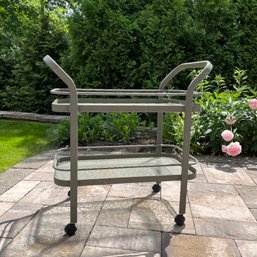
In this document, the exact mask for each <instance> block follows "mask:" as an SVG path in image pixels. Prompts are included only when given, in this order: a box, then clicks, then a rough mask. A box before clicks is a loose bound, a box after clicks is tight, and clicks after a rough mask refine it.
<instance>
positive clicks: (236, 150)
mask: <svg viewBox="0 0 257 257" xmlns="http://www.w3.org/2000/svg"><path fill="white" fill-rule="evenodd" d="M241 151H242V147H241V145H240V143H239V142H235V143H233V142H232V143H230V144H229V145H228V146H227V155H230V156H237V155H239V154H240V153H241Z"/></svg>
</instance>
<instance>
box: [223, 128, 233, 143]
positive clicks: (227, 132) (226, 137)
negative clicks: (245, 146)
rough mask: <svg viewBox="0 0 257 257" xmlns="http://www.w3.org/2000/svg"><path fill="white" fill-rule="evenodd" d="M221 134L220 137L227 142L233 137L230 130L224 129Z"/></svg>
mask: <svg viewBox="0 0 257 257" xmlns="http://www.w3.org/2000/svg"><path fill="white" fill-rule="evenodd" d="M221 136H222V138H223V139H224V140H225V141H227V142H229V141H231V140H232V139H233V138H234V134H233V133H232V132H231V131H230V130H227V129H226V130H224V131H223V132H222V133H221Z"/></svg>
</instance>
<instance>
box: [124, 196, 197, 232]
mask: <svg viewBox="0 0 257 257" xmlns="http://www.w3.org/2000/svg"><path fill="white" fill-rule="evenodd" d="M178 209H179V202H168V201H166V200H161V201H159V200H149V199H135V200H134V204H133V207H132V211H131V215H130V219H129V228H139V229H147V230H155V231H165V232H172V233H187V234H195V229H194V224H193V220H192V215H191V211H190V208H189V205H188V204H187V212H186V214H185V219H186V221H185V225H184V226H182V227H180V226H177V225H176V224H175V222H174V218H175V217H176V215H177V213H178Z"/></svg>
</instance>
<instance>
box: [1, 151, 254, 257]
mask: <svg viewBox="0 0 257 257" xmlns="http://www.w3.org/2000/svg"><path fill="white" fill-rule="evenodd" d="M53 153H54V152H53V151H49V152H46V153H44V154H42V155H38V156H36V157H33V158H29V159H27V160H25V161H23V162H21V163H20V164H17V165H16V168H13V169H11V171H10V174H13V175H14V174H17V178H15V179H14V180H13V181H15V183H10V184H8V181H7V183H6V184H7V187H5V189H4V190H3V191H1V190H0V204H1V208H0V256H1V257H7V256H10V257H13V256H15V257H16V256H22V255H24V256H28V257H30V256H31V257H32V256H33V257H35V256H37V257H38V256H49V257H52V256H58V257H59V256H60V257H62V256H76V257H81V256H82V257H86V256H89V257H93V256H96V257H99V256H120V257H121V256H123V257H124V256H130V257H131V256H137V257H140V256H142V257H161V256H164V257H165V256H166V257H167V256H172V257H183V256H187V257H189V256H190V257H194V256H195V257H203V256H204V257H214V256H215V257H216V256H218V257H232V256H233V257H256V252H257V248H256V242H257V207H256V201H257V200H256V199H257V197H256V196H257V195H256V193H257V191H256V188H257V184H256V178H257V177H256V174H257V172H256V171H257V169H256V167H257V161H256V158H255V159H254V158H252V159H251V158H250V159H249V162H248V163H247V160H248V159H247V160H244V159H243V158H241V159H240V161H238V160H237V159H236V158H233V160H234V161H232V158H231V159H229V161H226V158H222V159H220V161H215V163H212V159H214V160H216V159H217V158H216V157H215V158H212V157H211V158H208V159H206V158H205V161H204V162H203V161H202V162H200V163H198V164H197V165H195V168H196V169H197V172H198V175H197V179H195V180H191V181H189V184H188V198H187V206H186V214H185V217H186V221H185V226H182V227H178V226H176V225H175V223H174V217H175V215H176V213H177V212H178V208H179V192H180V182H175V181H174V182H162V184H161V186H162V190H161V192H159V193H153V192H152V185H153V184H154V183H131V184H120V185H119V184H117V185H99V186H86V187H80V188H79V189H78V200H79V203H78V223H77V225H76V226H77V227H78V231H77V232H76V235H75V236H73V237H67V236H66V235H65V234H64V230H63V229H64V226H65V225H66V224H68V223H69V221H70V209H69V206H70V202H69V198H68V197H67V192H68V191H69V188H68V187H67V188H65V187H59V186H56V185H54V183H53V167H52V163H53V161H52V158H53ZM19 170H20V171H21V174H19V173H18V171H19ZM6 179H7V180H8V176H7V175H6ZM0 182H1V176H0ZM3 183H4V180H3ZM8 185H9V187H8ZM1 251H2V252H1Z"/></svg>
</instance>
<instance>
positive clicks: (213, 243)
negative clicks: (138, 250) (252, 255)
mask: <svg viewBox="0 0 257 257" xmlns="http://www.w3.org/2000/svg"><path fill="white" fill-rule="evenodd" d="M162 256H163V257H164V256H165V257H189V256H190V257H207V256H208V257H241V255H240V253H239V251H238V249H237V247H236V245H235V243H234V241H232V240H229V239H222V238H214V237H199V236H190V235H176V236H174V235H172V234H168V233H165V234H164V235H163V239H162Z"/></svg>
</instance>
